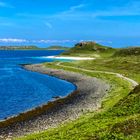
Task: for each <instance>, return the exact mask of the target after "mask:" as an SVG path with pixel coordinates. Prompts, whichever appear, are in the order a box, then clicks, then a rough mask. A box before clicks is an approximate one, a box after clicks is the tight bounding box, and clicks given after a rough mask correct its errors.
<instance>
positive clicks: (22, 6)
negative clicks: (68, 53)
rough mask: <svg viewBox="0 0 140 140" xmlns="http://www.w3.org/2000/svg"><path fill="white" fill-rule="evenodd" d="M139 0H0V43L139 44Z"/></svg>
mask: <svg viewBox="0 0 140 140" xmlns="http://www.w3.org/2000/svg"><path fill="white" fill-rule="evenodd" d="M139 29H140V1H139V0H117V1H116V0H102V1H101V0H60V1H58V0H0V45H6V44H8V45H9V44H11V45H14V44H16V45H22V44H27V45H28V44H31V45H32V44H35V45H39V46H44V47H45V46H48V45H57V44H58V45H63V46H64V45H68V46H71V45H72V44H75V43H77V42H79V41H84V40H94V41H96V42H98V43H101V44H104V45H109V46H113V47H124V46H129V45H140V32H139Z"/></svg>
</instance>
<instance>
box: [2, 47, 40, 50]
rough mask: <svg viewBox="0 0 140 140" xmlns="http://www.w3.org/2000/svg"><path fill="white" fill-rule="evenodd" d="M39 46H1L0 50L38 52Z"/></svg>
mask: <svg viewBox="0 0 140 140" xmlns="http://www.w3.org/2000/svg"><path fill="white" fill-rule="evenodd" d="M38 49H41V48H38V47H37V46H0V50H38Z"/></svg>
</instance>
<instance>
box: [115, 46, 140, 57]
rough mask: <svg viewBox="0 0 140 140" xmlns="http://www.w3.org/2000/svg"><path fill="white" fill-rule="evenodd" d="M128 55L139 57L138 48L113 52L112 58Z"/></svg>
mask: <svg viewBox="0 0 140 140" xmlns="http://www.w3.org/2000/svg"><path fill="white" fill-rule="evenodd" d="M129 55H135V56H136V55H140V47H128V48H123V49H119V50H118V51H116V52H115V54H114V56H129Z"/></svg>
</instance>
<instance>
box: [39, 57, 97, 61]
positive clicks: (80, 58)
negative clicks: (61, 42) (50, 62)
mask: <svg viewBox="0 0 140 140" xmlns="http://www.w3.org/2000/svg"><path fill="white" fill-rule="evenodd" d="M42 58H50V59H64V60H95V59H96V58H92V57H72V56H43V57H42Z"/></svg>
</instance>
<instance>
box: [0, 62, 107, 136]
mask: <svg viewBox="0 0 140 140" xmlns="http://www.w3.org/2000/svg"><path fill="white" fill-rule="evenodd" d="M24 68H25V69H27V70H31V71H34V72H40V73H43V74H48V75H50V76H55V77H57V78H60V79H63V80H67V81H69V82H71V83H73V84H74V85H76V86H77V90H76V91H75V92H73V93H71V94H69V95H68V96H67V97H64V98H60V99H57V100H55V101H53V102H49V103H48V104H47V105H44V106H42V107H38V108H36V109H33V110H32V111H29V112H25V113H21V114H20V115H19V116H17V117H15V118H13V122H10V121H9V122H10V124H11V125H7V126H6V125H5V127H3V126H4V125H0V127H1V129H0V138H1V137H3V139H4V138H7V137H15V136H22V135H26V134H29V133H33V132H40V131H42V130H46V129H48V128H51V127H56V126H58V125H59V124H63V123H65V122H67V121H70V120H74V119H76V118H78V117H79V116H80V115H82V114H83V113H85V112H87V111H94V110H97V109H99V108H100V107H101V100H102V98H103V97H104V96H105V95H106V92H107V91H108V90H109V85H107V84H106V83H104V82H103V81H101V80H98V79H96V78H92V77H88V76H84V75H81V74H77V73H73V72H66V71H63V70H54V69H49V68H46V67H44V66H43V65H41V64H36V65H25V66H24ZM17 118H18V119H20V120H18V119H17ZM6 121H7V122H6V123H7V124H9V122H8V120H6ZM0 124H1V122H0Z"/></svg>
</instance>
